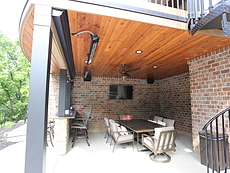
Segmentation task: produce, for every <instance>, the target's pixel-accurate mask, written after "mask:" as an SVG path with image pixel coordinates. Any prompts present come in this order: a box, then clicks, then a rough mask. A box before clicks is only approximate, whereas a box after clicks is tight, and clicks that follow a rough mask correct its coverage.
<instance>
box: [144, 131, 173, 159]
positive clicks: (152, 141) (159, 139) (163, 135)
mask: <svg viewBox="0 0 230 173" xmlns="http://www.w3.org/2000/svg"><path fill="white" fill-rule="evenodd" d="M176 134H177V132H176V130H174V127H161V128H155V135H154V136H149V135H147V134H142V145H143V146H144V147H146V148H147V149H149V150H150V151H152V153H151V154H150V155H149V157H150V159H151V160H153V161H155V162H160V163H167V162H170V160H171V157H170V156H169V155H168V154H166V152H168V151H176V148H175V139H176ZM159 155H163V156H164V157H163V159H159V158H161V157H160V156H159Z"/></svg>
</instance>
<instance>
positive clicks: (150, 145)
mask: <svg viewBox="0 0 230 173" xmlns="http://www.w3.org/2000/svg"><path fill="white" fill-rule="evenodd" d="M153 138H154V137H153ZM143 142H144V143H145V144H146V145H148V146H149V147H151V148H153V147H154V146H153V142H152V139H151V138H150V137H144V140H143Z"/></svg>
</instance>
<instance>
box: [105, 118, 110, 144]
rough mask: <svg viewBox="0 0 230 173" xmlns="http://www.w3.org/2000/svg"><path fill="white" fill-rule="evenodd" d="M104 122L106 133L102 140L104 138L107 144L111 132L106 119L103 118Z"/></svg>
mask: <svg viewBox="0 0 230 173" xmlns="http://www.w3.org/2000/svg"><path fill="white" fill-rule="evenodd" d="M104 121H105V126H106V133H105V137H104V138H106V143H107V142H108V141H109V138H110V137H111V130H110V126H109V120H108V118H107V117H104Z"/></svg>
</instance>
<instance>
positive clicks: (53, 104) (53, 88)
mask: <svg viewBox="0 0 230 173" xmlns="http://www.w3.org/2000/svg"><path fill="white" fill-rule="evenodd" d="M59 77H60V76H59V75H51V76H50V88H49V109H48V115H49V116H50V117H52V116H58V97H59Z"/></svg>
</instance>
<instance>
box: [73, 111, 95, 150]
mask: <svg viewBox="0 0 230 173" xmlns="http://www.w3.org/2000/svg"><path fill="white" fill-rule="evenodd" d="M91 112H92V108H91V107H88V110H87V113H86V116H84V117H80V118H79V117H76V118H75V119H74V120H73V122H72V123H71V129H74V131H75V132H74V137H73V140H72V147H73V146H74V143H75V141H76V139H77V138H85V140H86V142H87V144H88V146H90V144H89V141H88V138H89V136H88V127H87V126H88V120H89V119H90V116H91Z"/></svg>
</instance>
